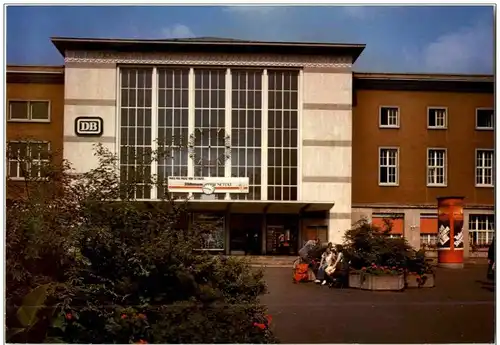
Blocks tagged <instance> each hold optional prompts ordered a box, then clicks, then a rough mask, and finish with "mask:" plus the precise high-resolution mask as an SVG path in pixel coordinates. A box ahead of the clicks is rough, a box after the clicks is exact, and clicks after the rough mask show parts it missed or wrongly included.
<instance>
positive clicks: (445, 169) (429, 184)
mask: <svg viewBox="0 0 500 345" xmlns="http://www.w3.org/2000/svg"><path fill="white" fill-rule="evenodd" d="M437 152H444V157H443V164H444V166H437V165H436V166H430V165H429V158H430V154H431V153H437ZM433 158H434V160H437V159H436V157H433ZM426 163H427V169H426V182H427V187H446V186H447V185H448V150H447V149H446V148H443V147H428V148H427V162H426ZM437 168H442V169H443V183H437V182H429V173H430V169H437ZM435 171H436V170H434V178H435V180H436V179H437V175H436V173H435Z"/></svg>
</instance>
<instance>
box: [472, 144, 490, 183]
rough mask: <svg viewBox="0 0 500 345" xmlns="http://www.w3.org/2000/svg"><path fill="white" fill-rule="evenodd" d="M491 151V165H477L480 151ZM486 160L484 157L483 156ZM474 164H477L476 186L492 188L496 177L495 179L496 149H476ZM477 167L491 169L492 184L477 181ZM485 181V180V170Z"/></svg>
mask: <svg viewBox="0 0 500 345" xmlns="http://www.w3.org/2000/svg"><path fill="white" fill-rule="evenodd" d="M486 152H490V153H491V167H486V166H478V165H477V160H478V155H479V153H486ZM483 160H484V158H483ZM474 166H475V170H474V171H475V173H474V184H475V185H476V187H479V188H492V187H494V185H495V182H494V179H495V150H493V149H476V151H475V155H474ZM477 169H483V170H485V169H491V184H489V183H478V182H477V178H478V176H477ZM483 182H484V172H483Z"/></svg>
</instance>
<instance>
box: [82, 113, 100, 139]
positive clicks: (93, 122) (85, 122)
mask: <svg viewBox="0 0 500 345" xmlns="http://www.w3.org/2000/svg"><path fill="white" fill-rule="evenodd" d="M102 131H103V120H102V118H101V117H97V116H80V117H77V118H76V119H75V134H76V135H78V136H79V137H83V136H87V137H88V136H91V137H100V136H101V135H102Z"/></svg>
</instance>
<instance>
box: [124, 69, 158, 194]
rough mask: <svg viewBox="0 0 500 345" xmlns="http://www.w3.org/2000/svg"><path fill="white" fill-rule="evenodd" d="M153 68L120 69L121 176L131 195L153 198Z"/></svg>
mask: <svg viewBox="0 0 500 345" xmlns="http://www.w3.org/2000/svg"><path fill="white" fill-rule="evenodd" d="M152 72H153V70H152V68H123V69H122V70H121V74H120V75H121V82H120V91H121V104H120V111H121V133H120V134H121V135H120V179H121V181H127V182H128V183H127V184H126V186H127V187H133V188H132V189H129V188H127V190H124V191H123V192H125V193H131V195H130V194H128V196H129V197H131V198H135V199H150V198H151V185H150V184H148V183H147V181H149V179H150V178H151V151H152V126H151V116H152V115H151V111H152V76H153V73H152Z"/></svg>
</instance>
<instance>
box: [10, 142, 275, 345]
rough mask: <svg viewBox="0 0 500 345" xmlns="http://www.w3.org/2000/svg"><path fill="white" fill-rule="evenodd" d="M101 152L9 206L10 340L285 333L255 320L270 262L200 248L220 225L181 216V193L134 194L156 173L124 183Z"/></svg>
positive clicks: (202, 339)
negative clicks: (37, 295) (29, 303)
mask: <svg viewBox="0 0 500 345" xmlns="http://www.w3.org/2000/svg"><path fill="white" fill-rule="evenodd" d="M96 154H97V156H98V159H99V165H98V167H97V168H96V169H93V170H92V171H90V172H89V173H86V174H83V175H79V176H73V175H70V174H68V172H67V171H65V172H63V173H62V174H63V175H64V176H66V175H67V176H72V177H71V178H68V179H67V180H64V183H63V185H62V186H61V185H60V184H59V185H57V186H55V187H54V188H56V187H57V190H58V193H57V197H48V196H46V195H45V196H41V197H39V198H37V199H36V200H35V199H33V198H31V196H26V197H25V198H23V199H21V200H18V201H17V202H16V203H12V205H11V207H10V208H8V212H7V218H8V220H7V224H8V230H7V239H6V240H7V258H8V260H7V263H8V273H7V285H8V291H7V295H8V296H7V304H8V306H7V307H8V308H7V309H8V312H7V326H8V328H9V330H11V333H10V339H9V340H10V341H20V342H37V343H40V342H43V341H50V342H56V341H62V342H66V343H134V342H142V343H145V342H148V343H219V342H228V343H271V342H276V341H277V340H276V339H275V337H274V335H273V333H272V332H271V330H269V327H264V329H262V328H261V327H256V325H255V324H262V323H265V316H266V310H265V307H264V306H263V305H261V304H260V303H259V300H258V298H259V296H260V295H262V294H263V293H265V292H266V285H265V283H264V280H263V273H262V271H260V270H256V269H254V268H251V267H250V265H249V263H248V262H247V261H245V260H240V259H237V258H226V257H224V256H219V255H217V256H216V255H210V254H209V253H207V252H204V251H199V250H197V249H198V248H199V247H200V242H201V238H202V237H201V235H202V234H203V233H206V232H208V231H213V229H210V227H209V226H201V225H200V226H194V227H190V228H187V227H185V226H183V223H184V220H185V217H187V209H186V205H185V204H183V203H178V202H174V201H172V200H169V199H165V200H159V201H157V202H149V203H140V202H137V201H135V200H134V199H133V198H132V195H133V192H134V190H136V189H137V188H139V186H143V185H154V184H155V183H159V182H158V181H155V180H154V177H153V176H147V175H145V174H144V170H143V171H142V173H141V174H139V173H138V174H136V175H135V176H132V178H131V177H130V176H128V179H127V180H126V181H124V178H123V176H122V179H121V181H120V180H119V178H118V177H119V173H118V169H117V164H116V158H114V156H113V155H111V154H110V153H109V152H107V151H106V150H104V149H103V148H102V146H98V147H97V148H96ZM137 170H138V171H139V172H140V170H141V169H137ZM65 174H66V175H65ZM61 181H63V180H61ZM49 183H51V182H50V181H49ZM140 188H142V187H140ZM49 190H50V188H49ZM118 197H120V198H121V200H120V201H113V200H116V199H117V198H118ZM47 260H48V261H47ZM9 265H11V267H9ZM42 284H48V285H47V286H48V288H47V290H46V291H47V293H46V295H45V296H43V297H44V298H43V299H42V298H41V299H39V301H40V303H39V305H38V306H37V307H36V308H34V309H35V311H34V315H35V317H33V318H31V319H30V320H31V323H32V324H29V325H28V326H27V327H24V325H23V323H22V322H21V320H20V318H19V315H18V314H19V313H18V311H19V310H22V307H20V306H22V303H23V297H24V296H25V295H27V294H29V293H30V292H32V291H35V290H36V291H39V290H37V287H38V286H40V285H42ZM16 289H17V290H16ZM24 300H26V298H25V299H24ZM42 300H43V303H42ZM31 310H32V311H33V308H32V309H31ZM30 315H31V314H30Z"/></svg>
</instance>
